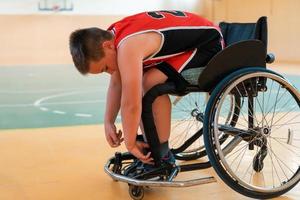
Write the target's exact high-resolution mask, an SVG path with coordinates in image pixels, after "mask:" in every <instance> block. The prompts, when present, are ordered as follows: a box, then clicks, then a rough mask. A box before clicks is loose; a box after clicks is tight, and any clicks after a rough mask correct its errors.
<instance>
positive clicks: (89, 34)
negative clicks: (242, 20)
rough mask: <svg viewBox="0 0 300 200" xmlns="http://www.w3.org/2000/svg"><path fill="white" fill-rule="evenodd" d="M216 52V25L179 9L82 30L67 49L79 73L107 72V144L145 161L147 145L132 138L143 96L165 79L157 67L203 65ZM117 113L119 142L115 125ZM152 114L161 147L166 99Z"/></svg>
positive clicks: (167, 117) (219, 40)
mask: <svg viewBox="0 0 300 200" xmlns="http://www.w3.org/2000/svg"><path fill="white" fill-rule="evenodd" d="M221 49H222V34H221V32H220V30H219V28H218V27H217V26H215V25H214V24H213V23H212V22H210V21H208V20H206V19H204V18H202V17H200V16H197V15H195V14H192V13H188V12H182V11H152V12H143V13H139V14H136V15H132V16H129V17H126V18H124V19H122V20H120V21H118V22H116V23H114V24H112V25H111V26H110V27H109V28H108V29H107V30H101V29H99V28H87V29H81V30H77V31H75V32H73V33H72V34H71V36H70V51H71V55H72V58H73V62H74V64H75V66H76V68H77V69H78V70H79V72H81V73H82V74H86V73H91V74H98V73H102V72H107V73H109V74H111V80H110V84H109V89H108V92H107V105H106V112H105V120H104V126H105V135H106V140H107V142H108V143H109V144H110V146H111V147H117V146H119V145H120V144H121V142H122V141H123V140H124V141H125V145H126V148H127V149H128V151H129V152H131V153H132V154H133V155H134V156H135V157H137V158H138V159H139V160H141V161H142V162H144V163H151V161H152V158H151V155H150V152H149V153H147V154H146V155H144V154H143V153H142V152H143V148H146V147H147V144H146V143H143V142H139V141H137V140H136V136H137V130H138V127H139V123H140V121H141V110H142V97H143V94H145V93H146V92H147V91H148V90H149V89H151V88H152V87H153V86H155V85H157V84H160V83H164V82H165V81H166V80H167V79H168V76H167V75H165V74H164V73H163V72H162V71H160V70H159V69H158V68H159V66H164V67H167V68H170V69H171V70H176V71H177V72H178V73H180V72H182V71H183V70H186V69H189V68H196V67H203V66H205V65H206V64H207V62H208V61H209V60H210V58H211V57H213V56H214V55H215V54H216V53H217V52H218V51H220V50H221ZM119 110H121V118H122V127H123V135H124V139H123V138H122V131H118V132H117V130H116V127H115V125H114V123H115V119H116V116H117V114H118V112H119ZM153 115H154V121H155V125H156V128H157V132H158V135H159V140H160V143H161V144H163V143H167V142H168V139H169V135H170V121H171V119H170V118H171V103H170V99H169V97H168V95H163V96H160V97H158V98H157V99H156V100H155V102H154V103H153ZM141 129H142V127H141ZM142 130H143V129H142ZM168 154H169V152H168ZM166 156H167V155H166Z"/></svg>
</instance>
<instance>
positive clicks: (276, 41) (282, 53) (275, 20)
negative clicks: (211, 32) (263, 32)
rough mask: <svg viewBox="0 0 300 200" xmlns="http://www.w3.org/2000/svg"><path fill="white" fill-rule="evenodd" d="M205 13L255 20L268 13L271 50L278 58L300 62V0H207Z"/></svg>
mask: <svg viewBox="0 0 300 200" xmlns="http://www.w3.org/2000/svg"><path fill="white" fill-rule="evenodd" d="M202 8H203V9H202V11H203V12H202V13H203V15H204V16H206V17H207V18H209V19H212V20H214V21H215V22H220V21H223V20H224V21H229V22H236V21H237V22H253V21H256V20H257V19H258V18H259V17H260V16H267V17H268V24H269V26H268V28H269V48H268V49H269V51H270V52H274V53H275V55H276V59H277V61H281V62H300V41H299V35H300V12H299V11H300V1H299V0H251V1H250V0H249V1H248V0H247V1H242V0H204V1H202Z"/></svg>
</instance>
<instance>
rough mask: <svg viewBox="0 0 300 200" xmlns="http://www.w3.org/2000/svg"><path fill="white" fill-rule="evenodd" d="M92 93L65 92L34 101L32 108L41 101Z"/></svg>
mask: <svg viewBox="0 0 300 200" xmlns="http://www.w3.org/2000/svg"><path fill="white" fill-rule="evenodd" d="M94 91H97V90H94ZM94 91H76V92H65V93H60V94H55V95H50V96H46V97H42V98H40V99H38V100H36V101H35V102H34V103H33V104H34V106H37V107H39V106H40V104H41V103H42V102H43V101H47V100H49V99H53V98H57V97H63V96H69V95H74V94H83V93H90V92H94Z"/></svg>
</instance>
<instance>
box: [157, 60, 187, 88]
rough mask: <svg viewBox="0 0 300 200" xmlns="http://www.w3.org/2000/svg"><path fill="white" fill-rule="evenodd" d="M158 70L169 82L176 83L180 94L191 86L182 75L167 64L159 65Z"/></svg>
mask: <svg viewBox="0 0 300 200" xmlns="http://www.w3.org/2000/svg"><path fill="white" fill-rule="evenodd" d="M157 69H159V70H160V71H161V72H163V73H164V74H165V75H166V76H167V77H168V81H172V82H174V83H175V86H176V90H177V91H178V92H179V93H182V92H184V91H185V89H186V87H187V86H188V85H189V83H188V82H187V81H186V80H185V79H184V78H183V77H182V75H181V74H180V73H178V72H177V71H176V70H175V69H174V68H173V67H172V66H171V65H170V64H168V63H166V62H162V63H159V64H158V65H157Z"/></svg>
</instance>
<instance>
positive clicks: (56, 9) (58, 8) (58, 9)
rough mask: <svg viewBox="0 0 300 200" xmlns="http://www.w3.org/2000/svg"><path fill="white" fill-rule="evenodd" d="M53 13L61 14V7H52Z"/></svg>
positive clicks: (56, 5)
mask: <svg viewBox="0 0 300 200" xmlns="http://www.w3.org/2000/svg"><path fill="white" fill-rule="evenodd" d="M52 10H53V12H59V11H60V6H59V5H58V4H55V5H53V6H52Z"/></svg>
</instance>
